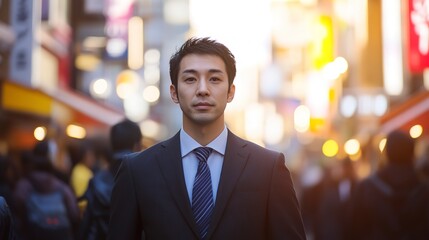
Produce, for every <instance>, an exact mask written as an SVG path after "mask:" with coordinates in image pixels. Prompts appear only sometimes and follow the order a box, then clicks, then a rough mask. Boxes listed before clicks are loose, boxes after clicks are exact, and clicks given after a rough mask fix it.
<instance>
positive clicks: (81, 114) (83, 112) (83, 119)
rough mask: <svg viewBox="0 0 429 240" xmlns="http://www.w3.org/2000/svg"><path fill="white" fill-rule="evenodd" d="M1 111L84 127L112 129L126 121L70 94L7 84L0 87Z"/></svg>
mask: <svg viewBox="0 0 429 240" xmlns="http://www.w3.org/2000/svg"><path fill="white" fill-rule="evenodd" d="M1 107H2V108H3V109H5V110H10V111H17V112H24V113H30V114H35V115H39V116H43V117H51V118H53V119H54V120H57V121H59V122H62V123H66V124H68V123H77V124H82V125H86V126H111V125H113V124H115V123H117V122H119V121H120V120H122V119H123V118H124V117H125V115H124V114H123V113H122V112H120V111H119V110H116V109H114V108H111V107H109V106H106V105H104V104H102V103H99V102H97V101H95V100H93V99H91V98H89V97H86V96H84V95H82V94H78V93H76V92H73V91H71V90H65V89H57V90H56V91H55V92H53V93H46V92H43V91H41V90H38V89H34V88H30V87H27V86H24V85H21V84H18V83H15V82H10V81H6V82H3V84H2V87H1Z"/></svg>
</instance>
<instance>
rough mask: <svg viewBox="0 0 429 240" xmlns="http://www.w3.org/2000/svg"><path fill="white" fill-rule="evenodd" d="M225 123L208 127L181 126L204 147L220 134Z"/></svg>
mask: <svg viewBox="0 0 429 240" xmlns="http://www.w3.org/2000/svg"><path fill="white" fill-rule="evenodd" d="M224 128H225V123H224V122H221V124H220V123H215V124H210V125H204V126H203V125H195V124H185V123H184V124H183V130H185V132H186V133H187V134H189V136H191V137H192V138H193V139H194V140H195V141H197V142H198V143H199V144H201V145H202V146H206V145H207V144H209V143H210V142H212V141H213V140H214V139H215V138H217V137H218V136H219V134H221V133H222V131H223V129H224Z"/></svg>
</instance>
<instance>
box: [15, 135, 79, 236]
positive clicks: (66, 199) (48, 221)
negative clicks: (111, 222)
mask: <svg viewBox="0 0 429 240" xmlns="http://www.w3.org/2000/svg"><path fill="white" fill-rule="evenodd" d="M47 150H48V146H47V144H46V142H38V143H37V144H36V145H35V147H34V150H33V152H32V153H33V154H32V155H31V156H29V161H30V162H29V168H30V169H29V173H28V174H27V176H26V177H24V178H22V179H20V180H19V181H18V182H17V184H16V187H15V189H14V193H13V199H14V204H15V206H16V217H17V232H19V233H18V235H19V237H20V238H19V239H29V240H57V239H65V240H68V239H73V238H74V234H75V232H76V231H77V224H78V221H79V209H78V206H77V201H76V196H75V195H74V194H73V191H72V190H71V188H70V187H69V186H68V185H67V184H65V183H64V182H63V181H61V180H59V179H58V178H57V177H55V175H54V174H53V166H52V162H51V160H50V159H49V157H47V156H48V154H46V153H47Z"/></svg>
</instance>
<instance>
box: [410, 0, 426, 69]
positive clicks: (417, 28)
mask: <svg viewBox="0 0 429 240" xmlns="http://www.w3.org/2000/svg"><path fill="white" fill-rule="evenodd" d="M407 17H408V39H409V42H408V65H409V68H410V71H411V72H422V71H423V70H424V69H425V68H429V0H408V16H407Z"/></svg>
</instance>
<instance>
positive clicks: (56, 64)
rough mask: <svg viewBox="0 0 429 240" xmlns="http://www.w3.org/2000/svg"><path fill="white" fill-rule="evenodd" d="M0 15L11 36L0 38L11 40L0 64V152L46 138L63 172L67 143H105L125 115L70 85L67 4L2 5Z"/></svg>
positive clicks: (47, 1) (38, 0)
mask: <svg viewBox="0 0 429 240" xmlns="http://www.w3.org/2000/svg"><path fill="white" fill-rule="evenodd" d="M0 10H1V13H2V14H1V16H0V23H4V25H6V26H8V29H9V30H10V32H11V33H12V34H11V36H15V38H10V36H9V35H3V34H2V41H3V38H4V37H9V38H7V39H6V40H10V39H12V40H13V41H12V42H7V43H8V44H9V45H8V46H9V49H8V51H7V52H6V54H4V55H2V57H3V56H5V57H4V58H3V59H2V60H3V61H1V62H0V65H1V66H0V69H1V73H2V74H1V75H0V153H1V154H11V155H14V154H19V153H20V152H21V151H22V150H27V149H30V148H32V147H33V146H34V143H35V142H36V141H41V140H44V139H46V140H48V141H50V142H52V144H51V145H52V146H54V147H53V148H52V150H53V151H55V152H56V154H55V156H54V159H53V160H54V161H55V163H56V165H57V166H58V167H60V168H62V169H63V170H67V169H66V168H67V166H65V165H64V164H66V163H65V162H64V160H65V158H66V156H65V154H66V152H65V151H66V145H67V144H68V141H71V140H73V139H91V138H93V137H94V138H95V137H97V138H98V137H104V138H106V139H107V136H108V130H109V128H110V126H111V125H113V124H114V123H116V122H118V121H120V120H122V119H123V118H124V117H125V115H124V113H123V111H122V110H121V109H116V108H114V107H112V106H109V105H106V104H104V103H102V102H100V101H97V100H96V99H93V98H90V97H88V96H87V95H85V94H83V93H82V92H79V91H76V89H73V88H72V86H71V79H72V75H71V71H70V69H71V66H70V64H71V62H72V61H71V58H72V56H71V54H70V48H71V46H72V45H71V43H72V42H71V41H72V38H71V36H72V30H71V27H70V23H69V14H70V3H69V1H66V0H64V1H50V0H36V1H11V0H9V1H8V0H6V1H4V0H3V1H1V5H0ZM3 13H4V14H3ZM2 43H3V42H2ZM68 167H69V166H68Z"/></svg>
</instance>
